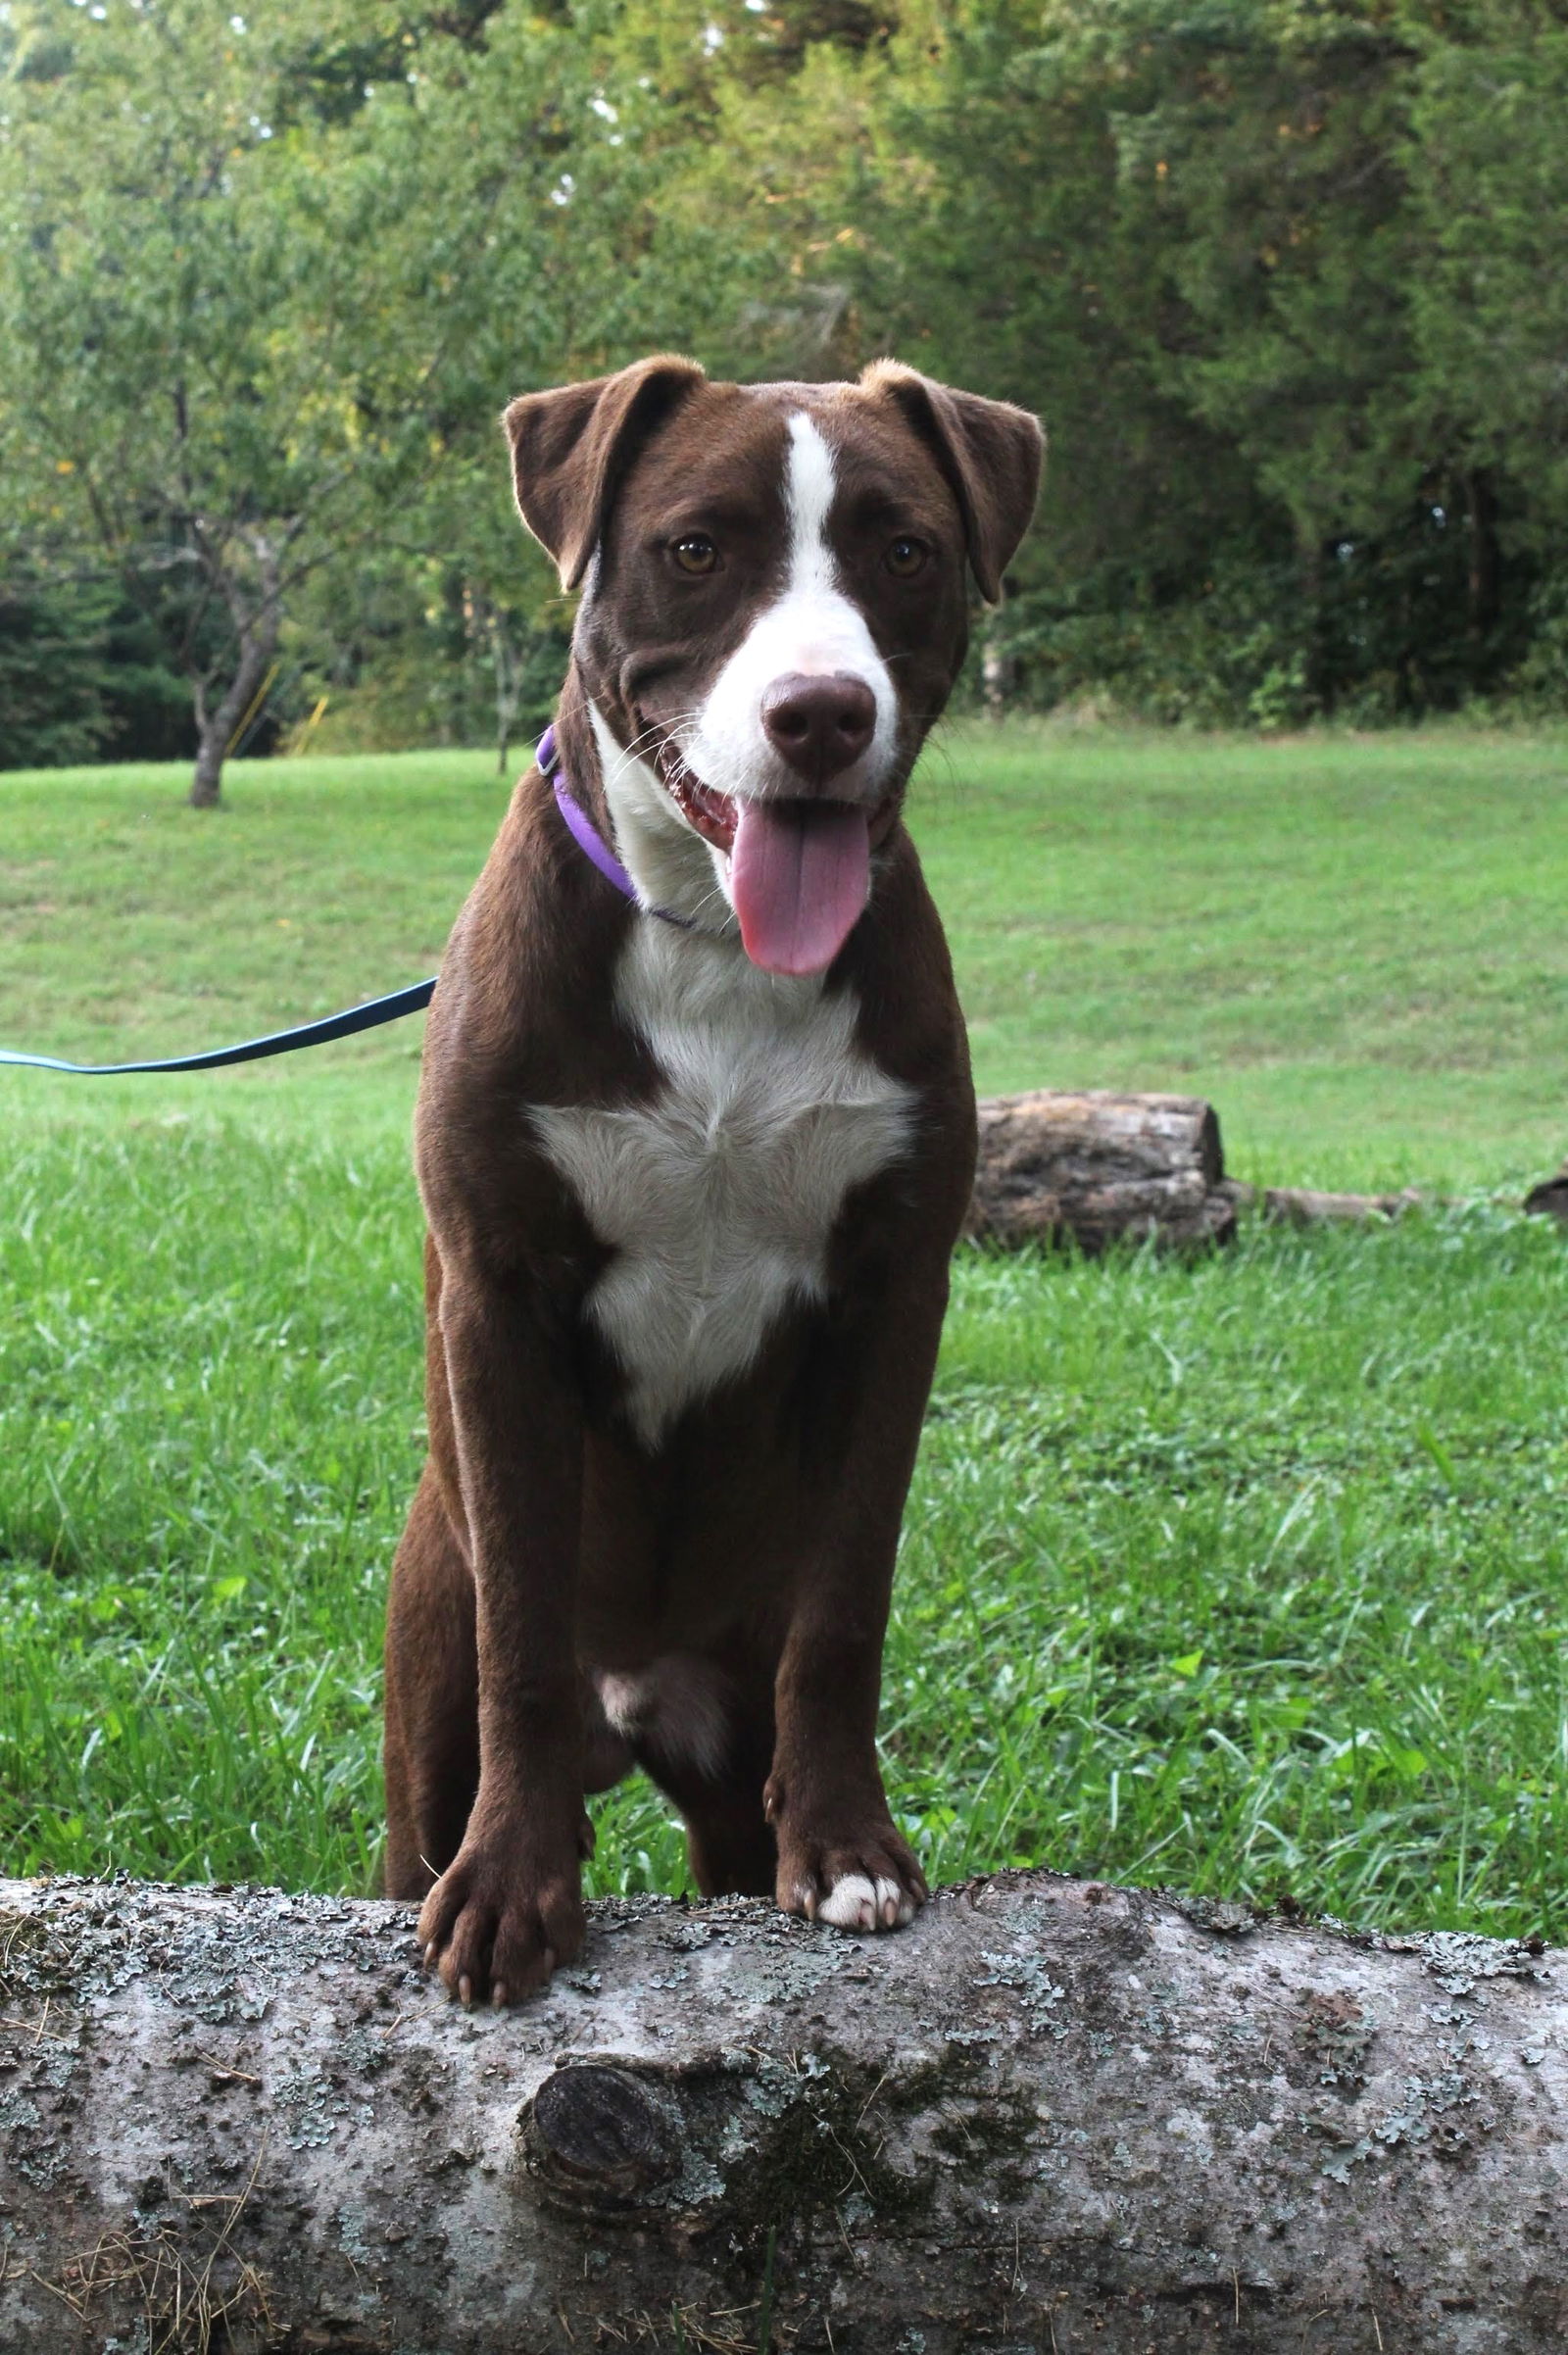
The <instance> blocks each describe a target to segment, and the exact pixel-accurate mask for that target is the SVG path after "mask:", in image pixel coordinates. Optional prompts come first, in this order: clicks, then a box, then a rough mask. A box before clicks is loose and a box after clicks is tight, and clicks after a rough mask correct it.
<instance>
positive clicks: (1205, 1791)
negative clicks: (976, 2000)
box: [0, 728, 1568, 1937]
mask: <svg viewBox="0 0 1568 2355" xmlns="http://www.w3.org/2000/svg"><path fill="white" fill-rule="evenodd" d="M489 768H490V763H489V762H488V760H486V759H485V758H484V757H483V756H482V755H477V756H476V755H463V754H428V755H410V756H404V757H401V758H399V759H395V760H385V759H382V760H330V761H328V760H322V761H314V762H313V761H299V762H294V763H290V764H287V765H284V764H276V765H272V766H266V765H248V764H239V765H238V766H237V767H236V768H234V769H233V770H232V771H231V772H230V776H229V779H228V781H227V790H228V792H229V794H230V798H231V807H230V808H229V809H228V810H225V811H223V812H221V813H219V814H217V815H216V816H213V815H205V816H204V815H198V814H197V813H195V812H191V811H188V810H185V809H183V807H182V806H181V802H180V798H179V797H180V793H181V790H182V780H181V779H180V778H179V776H178V775H177V774H176V773H175V772H173V771H171V770H139V771H138V770H87V771H79V772H64V771H55V772H49V773H45V774H40V775H37V776H31V775H17V774H12V775H0V1043H4V1044H7V1045H17V1046H25V1047H29V1048H34V1049H38V1050H42V1051H45V1052H55V1053H61V1054H66V1055H82V1056H88V1055H100V1054H101V1055H104V1056H105V1057H108V1056H110V1055H132V1054H137V1053H141V1054H157V1053H169V1052H177V1051H180V1050H181V1049H185V1048H194V1047H198V1046H205V1045H209V1044H212V1043H214V1042H216V1041H219V1040H222V1039H226V1038H230V1037H239V1036H243V1035H247V1034H248V1033H249V1032H251V1031H253V1030H259V1029H263V1028H270V1027H273V1026H275V1025H277V1024H278V1023H281V1022H284V1021H287V1020H290V1019H295V1018H303V1017H304V1016H306V1015H308V1014H310V1013H313V1012H316V1011H320V1010H325V1009H327V1008H329V1007H332V1006H339V1005H346V1004H349V1003H351V1002H352V1001H353V1000H354V999H355V998H356V997H358V996H362V995H368V994H370V993H371V992H373V991H376V990H379V989H384V988H389V987H391V986H392V985H393V984H395V983H398V982H402V981H407V980H412V979H415V978H417V976H418V975H419V974H421V973H424V972H429V971H433V970H434V969H435V966H436V964H437V962H438V961H439V953H440V945H441V940H442V937H443V934H444V931H445V928H446V925H447V923H448V921H449V920H450V917H451V914H452V912H453V911H454V909H455V908H456V906H457V904H458V902H459V900H460V899H461V897H462V894H463V891H464V889H465V888H466V882H467V881H468V879H469V878H470V876H471V874H472V872H473V871H474V869H475V867H476V866H477V864H478V861H479V859H480V858H481V857H482V855H483V850H484V847H485V845H486V843H487V841H488V839H489V837H490V834H491V833H492V831H493V829H494V825H495V821H496V818H497V816H498V814H499V810H500V809H501V807H502V804H503V801H504V798H505V789H504V788H503V787H502V786H500V785H498V783H497V781H496V780H495V779H494V777H493V776H491V775H490V774H489V773H488V772H489ZM917 830H918V832H919V835H920V839H921V844H922V848H923V850H924V853H925V855H926V859H927V863H928V867H929V870H930V872H931V874H932V877H933V880H934V883H935V885H936V888H937V891H938V895H939V898H940V900H941V902H942V904H943V906H944V908H945V910H946V912H947V914H948V917H949V920H950V929H951V932H952V935H953V939H954V945H955V951H956V961H957V965H958V970H959V978H960V986H961V988H962V990H963V994H964V998H965V1003H966V1005H967V1006H968V1009H969V1012H970V1016H971V1022H972V1025H973V1032H974V1041H975V1050H976V1063H977V1076H978V1078H979V1081H980V1084H981V1086H982V1087H983V1088H988V1089H1000V1088H1006V1087H1017V1086H1025V1085H1029V1084H1061V1085H1075V1084H1087V1085H1097V1084H1098V1085H1117V1084H1120V1085H1128V1086H1142V1087H1176V1088H1181V1089H1184V1090H1192V1091H1194V1092H1200V1093H1203V1094H1207V1095H1210V1096H1212V1097H1213V1099H1214V1100H1215V1101H1216V1102H1217V1104H1219V1106H1220V1110H1221V1114H1222V1118H1223V1121H1224V1126H1225V1130H1226V1135H1227V1143H1228V1148H1229V1153H1230V1159H1231V1162H1232V1165H1233V1167H1234V1168H1235V1169H1236V1170H1237V1172H1238V1173H1239V1174H1241V1175H1244V1176H1252V1177H1259V1178H1266V1179H1274V1180H1277V1181H1281V1182H1284V1181H1296V1182H1303V1183H1311V1182H1317V1183H1323V1184H1336V1183H1339V1184H1364V1185H1368V1186H1371V1185H1381V1184H1385V1183H1390V1182H1403V1181H1405V1180H1408V1179H1416V1180H1419V1181H1423V1182H1426V1183H1430V1184H1434V1185H1438V1186H1442V1187H1445V1188H1449V1189H1453V1190H1456V1191H1463V1192H1465V1193H1466V1194H1467V1195H1468V1197H1469V1200H1468V1201H1467V1202H1466V1203H1465V1205H1464V1206H1462V1207H1461V1208H1458V1209H1456V1210H1453V1211H1450V1212H1447V1213H1445V1214H1443V1215H1441V1216H1436V1217H1432V1218H1426V1219H1420V1220H1416V1221H1411V1222H1409V1223H1408V1224H1406V1225H1403V1226H1401V1227H1399V1228H1397V1229H1396V1230H1391V1231H1383V1232H1375V1233H1367V1234H1314V1235H1306V1236H1301V1235H1279V1234H1272V1233H1264V1232H1262V1231H1254V1232H1252V1233H1250V1234H1249V1235H1248V1236H1247V1237H1246V1238H1245V1240H1244V1241H1243V1243H1242V1245H1241V1246H1240V1248H1239V1249H1238V1250H1237V1251H1234V1252H1232V1253H1229V1254H1227V1255H1225V1256H1224V1257H1216V1258H1211V1259H1207V1260H1202V1261H1198V1262H1194V1263H1190V1264H1185V1265H1183V1264H1177V1263H1174V1262H1165V1263H1161V1262H1156V1261H1154V1260H1153V1259H1152V1258H1150V1257H1149V1256H1147V1255H1129V1256H1124V1257H1120V1258H1116V1259H1113V1260H1111V1261H1108V1262H1104V1263H1102V1264H1099V1265H1093V1266H1091V1265H1087V1264H1084V1263H1082V1262H1079V1261H1075V1260H1073V1259H1070V1258H1067V1257H1052V1258H1022V1259H1015V1260H1010V1261H1006V1260H1000V1259H992V1258H985V1257H982V1256H980V1255H979V1254H974V1253H970V1254H966V1255H965V1256H964V1257H963V1258H962V1259H961V1260H960V1263H959V1268H958V1280H957V1285H956V1306H955V1311H954V1315H953V1318H952V1320H951V1323H950V1329H949V1335H948V1341H947V1346H946V1349H945V1353H944V1360H943V1368H942V1374H941V1378H940V1384H939V1390H938V1395H937V1398H936V1399H935V1400H934V1403H933V1408H932V1413H931V1418H930V1424H929V1428H928V1433H927V1440H926V1445H925V1448H924V1451H923V1454H922V1459H921V1465H920V1470H919V1473H918V1476H917V1482H916V1488H915V1492H914V1496H913V1498H912V1500H911V1506H910V1512H909V1516H908V1522H907V1542H906V1548H905V1560H904V1567H903V1572H902V1577H901V1584H900V1589H899V1596H898V1603H897V1624H896V1627H895V1630H894V1635H893V1639H892V1643H891V1646H890V1656H889V1670H888V1679H887V1688H886V1700H885V1707H884V1729H885V1737H886V1745H887V1751H888V1763H889V1772H890V1783H891V1788H892V1790H893V1792H894V1801H895V1806H896V1808H897V1810H898V1811H899V1812H900V1813H901V1815H902V1816H903V1817H904V1819H905V1820H906V1822H907V1826H908V1828H909V1830H910V1832H911V1835H912V1837H913V1838H914V1839H915V1840H916V1841H917V1843H918V1844H919V1845H920V1846H921V1848H922V1851H923V1853H924V1855H925V1858H926V1861H927V1863H928V1866H929V1868H930V1869H931V1870H932V1872H933V1873H934V1874H937V1875H940V1876H942V1877H951V1876H953V1875H955V1874H957V1873H961V1872H964V1871H968V1870H973V1869H977V1868H981V1867H984V1866H994V1865H999V1864H1004V1863H1010V1862H1016V1861H1038V1860H1044V1861H1049V1862H1052V1863H1055V1864H1058V1865H1062V1866H1064V1867H1067V1868H1070V1869H1075V1870H1079V1871H1084V1872H1095V1873H1102V1874H1106V1875H1118V1876H1127V1877H1143V1878H1148V1879H1157V1880H1167V1881H1170V1882H1173V1883H1176V1884H1178V1885H1180V1886H1183V1887H1187V1888H1193V1889H1205V1890H1216V1891H1218V1890H1223V1891H1226V1892H1231V1893H1251V1894H1255V1895H1257V1896H1260V1897H1268V1896H1275V1895H1279V1894H1281V1893H1284V1892H1286V1891H1289V1892H1290V1893H1291V1894H1292V1895H1293V1896H1294V1897H1295V1898H1296V1899H1297V1900H1298V1901H1299V1903H1301V1904H1303V1905H1307V1906H1310V1907H1323V1908H1327V1909H1330V1910H1333V1911H1336V1912H1339V1913H1342V1914H1346V1915H1348V1916H1351V1917H1354V1918H1356V1919H1358V1920H1365V1921H1385V1922H1392V1921H1400V1922H1403V1923H1407V1924H1417V1925H1422V1924H1437V1925H1440V1926H1446V1927H1453V1926H1469V1927H1477V1928H1484V1929H1490V1930H1509V1931H1515V1930H1520V1931H1524V1930H1535V1929H1542V1930H1544V1931H1545V1932H1547V1933H1548V1935H1555V1936H1558V1937H1561V1936H1563V1935H1565V1934H1568V1903H1565V1874H1564V1869H1563V1865H1562V1862H1561V1859H1562V1857H1563V1854H1564V1847H1565V1840H1564V1834H1565V1832H1568V1801H1565V1798H1564V1791H1563V1784H1564V1774H1565V1769H1568V1673H1565V1671H1568V1654H1565V1650H1564V1644H1563V1637H1562V1619H1563V1594H1564V1566H1565V1546H1564V1527H1565V1510H1564V1505H1565V1490H1568V1387H1565V1384H1564V1379H1563V1376H1564V1370H1565V1369H1564V1349H1563V1338H1562V1337H1563V1333H1564V1316H1565V1309H1568V1250H1565V1248H1564V1244H1563V1240H1562V1237H1561V1236H1560V1234H1559V1233H1558V1232H1557V1231H1556V1230H1555V1229H1553V1228H1551V1227H1549V1226H1547V1225H1545V1224H1544V1222H1542V1223H1538V1222H1532V1221H1526V1220H1523V1219H1521V1218H1518V1217H1517V1216H1515V1215H1514V1214H1513V1213H1511V1212H1510V1211H1508V1210H1507V1209H1506V1208H1505V1207H1503V1206H1501V1202H1500V1201H1499V1200H1498V1199H1495V1198H1497V1197H1500V1196H1501V1195H1502V1194H1504V1193H1506V1192H1507V1191H1509V1190H1513V1191H1517V1189H1518V1188H1519V1186H1520V1185H1521V1184H1522V1183H1523V1182H1524V1181H1525V1180H1526V1179H1527V1178H1529V1177H1530V1176H1532V1175H1539V1174H1541V1173H1542V1172H1543V1171H1544V1170H1545V1169H1546V1168H1548V1167H1550V1166H1552V1165H1553V1164H1554V1163H1555V1162H1556V1161H1557V1160H1558V1159H1559V1158H1560V1157H1561V1155H1562V1153H1563V1151H1564V1150H1565V1148H1568V1085H1565V1082H1568V927H1565V926H1564V924H1563V922H1562V918H1561V913H1560V910H1561V908H1563V906H1564V905H1565V904H1568V741H1565V740H1564V739H1562V738H1556V737H1534V738H1532V737H1525V736H1498V737H1495V738H1487V737H1480V736H1475V735H1466V734H1461V733H1459V732H1451V733H1450V732H1428V733H1416V734H1410V735H1404V736H1397V737H1396V736H1389V737H1383V738H1375V739H1361V740H1357V739H1334V738H1321V739H1320V738H1308V739H1302V740H1300V741H1298V742H1294V743H1282V744H1262V743H1258V742H1256V741H1240V740H1227V739H1207V738H1182V737H1164V736H1162V737H1153V736H1148V737H1145V736H1133V737H1129V736H1100V735H1084V736H1076V737H1075V736H1069V735H1063V734H1058V733H1053V732H1051V731H1049V730H1045V729H1035V728H1019V729H1017V730H1009V731H1007V732H1005V733H1004V734H1001V735H997V736H992V735H978V734H964V733H961V732H959V733H955V734H954V735H952V736H951V737H950V738H949V740H948V746H947V749H946V751H945V752H944V753H942V754H941V755H939V756H938V757H937V758H936V759H935V760H933V761H932V763H931V764H930V768H929V773H928V776H927V780H926V783H925V787H924V790H923V792H922V796H921V806H920V814H919V821H918V829H917ZM1554 944H1555V945H1554ZM417 1030H418V1025H417V1023H405V1024H403V1025H400V1026H399V1027H398V1028H397V1029H394V1030H390V1031H385V1032H381V1033H378V1034H374V1035H373V1036H372V1037H371V1038H370V1039H368V1040H365V1041H360V1042H352V1043H348V1044H346V1045H344V1046H342V1047H340V1048H336V1049H329V1050H325V1051H323V1052H321V1053H320V1054H319V1055H316V1056H313V1057H311V1058H309V1059H308V1060H306V1061H293V1062H283V1063H280V1064H272V1065H267V1066H262V1067H261V1068H259V1069H256V1070H252V1071H248V1072H241V1073H237V1074H226V1075H218V1076H216V1077H209V1078H203V1079H193V1080H186V1081H175V1080H169V1081H165V1080H135V1081H131V1080H125V1081H115V1082H102V1081H87V1080H70V1079H66V1078H54V1077H48V1076H45V1075H42V1074H23V1073H3V1072H0V1647H3V1656H4V1658H5V1662H6V1667H5V1674H4V1677H3V1679H0V1870H10V1871H18V1872H25V1871H34V1870H43V1869H57V1870H68V1869H93V1870H100V1869H107V1868H112V1867H116V1866H125V1867H128V1868H130V1869H132V1870H134V1871H138V1872H147V1873H160V1874H168V1875H172V1876H191V1877H198V1876H204V1875H211V1876H213V1877H216V1878H220V1879H235V1880H240V1879H255V1880H260V1879H267V1880H280V1881H284V1882H291V1883H294V1884H296V1885H300V1886H309V1887H317V1888H326V1889H332V1888H343V1887H364V1886H367V1885H368V1881H369V1878H370V1876H371V1874H372V1871H373V1865H374V1849H375V1842H376V1838H377V1830H378V1816H377V1810H378V1792H377V1776H376V1764H375V1751H376V1742H377V1736H378V1725H377V1698H378V1693H377V1688H378V1662H377V1651H378V1638H379V1618H380V1608H381V1596H382V1591H383V1587H384V1580H385V1574H386V1566H387V1562H388V1558H389V1555H390V1551H391V1547H392V1545H393V1544H394V1542H395V1539H396V1535H397V1530H398V1527H399V1524H400V1517H401V1514H402V1511H403V1509H404V1507H405V1505H406V1502H407V1499H408V1496H409V1494H410V1491H411V1489H412V1485H413V1481H414V1478H415V1475H416V1473H417V1465H418V1460H419V1454H420V1447H421V1429H420V1402H419V1367H418V1325H419V1311H418V1241H419V1222H418V1215H417V1204H416V1202H415V1200H414V1195H413V1189H412V1185H411V1182H410V1180H409V1177H408V1173H407V1153H406V1145H405V1136H406V1130H407V1122H408V1113H409V1107H410V1104H411V1101H412V1095H413V1089H414V1083H415V1077H416V1071H417ZM1489 1197H1491V1198H1493V1199H1489ZM600 1818H601V1832H600V1849H599V1856H598V1859H597V1861H596V1864H595V1866H594V1868H593V1869H594V1873H595V1875H596V1876H597V1883H598V1886H600V1887H618V1886H627V1887H647V1886H652V1887H659V1888H678V1887H679V1886H680V1885H681V1875H682V1863H681V1853H680V1843H679V1840H678V1837H677V1835H676V1834H675V1832H674V1831H673V1829H672V1828H671V1826H670V1825H669V1823H668V1821H667V1819H666V1811H665V1809H664V1807H663V1805H662V1803H661V1802H660V1801H659V1799H658V1798H657V1796H656V1795H655V1794H653V1793H652V1792H651V1791H649V1790H648V1788H647V1787H646V1786H643V1785H630V1786H627V1787H626V1788H625V1789H624V1790H623V1791H621V1792H619V1793H616V1794H614V1795H613V1797H612V1798H610V1799H609V1800H608V1801H606V1802H603V1803H601V1809H600Z"/></svg>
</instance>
